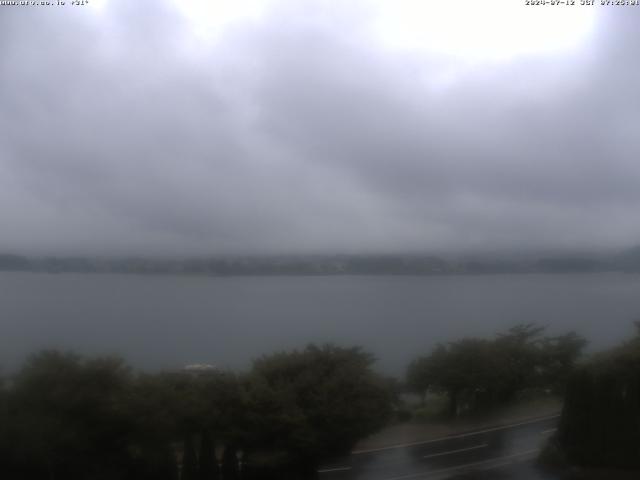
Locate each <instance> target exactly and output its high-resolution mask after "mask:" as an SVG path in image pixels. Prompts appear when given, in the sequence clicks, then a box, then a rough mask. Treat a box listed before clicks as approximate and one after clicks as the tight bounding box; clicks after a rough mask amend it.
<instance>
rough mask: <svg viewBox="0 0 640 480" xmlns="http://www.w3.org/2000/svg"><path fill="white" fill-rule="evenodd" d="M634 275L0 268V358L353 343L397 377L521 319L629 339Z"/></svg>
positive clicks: (161, 358) (556, 329)
mask: <svg viewBox="0 0 640 480" xmlns="http://www.w3.org/2000/svg"><path fill="white" fill-rule="evenodd" d="M637 318H640V275H630V274H617V273H611V274H592V275H473V276H463V275H460V276H427V277H412V276H370V277H367V276H362V277H358V276H345V277H341V276H330V277H225V278H218V277H190V276H137V275H107V274H99V275H95V274H94V275H91V274H89V275H87V274H57V275H56V274H32V273H0V368H2V369H4V370H5V371H6V370H9V371H10V370H12V369H14V368H16V367H17V366H18V365H19V364H20V362H21V361H22V360H23V359H24V358H25V356H26V355H27V354H29V353H31V352H33V351H35V350H37V349H40V348H48V347H56V348H64V349H73V350H76V351H78V352H81V353H91V354H94V353H109V354H114V353H115V354H119V355H122V356H124V357H125V358H126V359H127V361H128V362H130V363H131V364H133V365H134V366H136V367H140V368H144V369H158V368H176V367H180V366H182V365H185V364H189V363H199V362H204V363H212V364H216V365H219V366H223V367H228V368H233V369H242V368H246V367H248V366H249V365H250V361H251V359H252V358H255V357H257V356H260V355H261V354H263V353H270V352H273V351H274V350H277V349H283V348H292V347H302V346H304V345H305V344H307V343H308V342H334V343H337V344H340V345H353V344H357V345H362V346H363V347H365V348H366V349H367V350H369V351H371V352H372V353H374V354H375V355H376V356H377V357H378V359H379V361H378V368H379V370H381V371H383V372H385V373H389V374H402V372H403V371H404V369H405V367H406V365H407V364H408V362H409V361H410V360H411V359H412V358H413V357H415V356H416V355H418V354H421V353H425V352H427V351H428V350H429V349H430V348H431V347H432V346H433V345H434V344H435V343H436V342H441V341H447V340H453V339H456V338H459V337H461V336H464V335H493V334H494V333H496V332H499V331H502V330H505V329H506V328H508V327H509V326H511V325H514V324H516V323H520V322H538V323H540V324H542V325H548V327H549V332H551V333H560V332H563V331H567V330H576V331H578V332H579V333H581V334H582V335H584V336H585V337H587V339H588V340H589V341H590V347H591V348H592V349H595V348H602V347H608V346H611V345H613V344H615V343H616V342H618V341H620V340H622V339H624V338H625V337H627V336H629V335H631V334H632V333H633V331H634V329H633V326H632V320H634V319H637Z"/></svg>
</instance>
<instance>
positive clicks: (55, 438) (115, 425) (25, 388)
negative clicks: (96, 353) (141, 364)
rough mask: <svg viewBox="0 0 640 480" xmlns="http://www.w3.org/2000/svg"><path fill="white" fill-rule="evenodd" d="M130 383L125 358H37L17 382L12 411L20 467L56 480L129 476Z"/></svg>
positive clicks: (47, 354) (53, 355)
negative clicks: (128, 404)
mask: <svg viewBox="0 0 640 480" xmlns="http://www.w3.org/2000/svg"><path fill="white" fill-rule="evenodd" d="M129 384H130V372H129V370H128V368H127V367H126V366H125V365H124V364H123V363H122V362H121V361H120V360H119V359H112V358H98V359H94V360H90V361H88V360H84V359H81V358H80V357H78V356H76V355H73V354H65V353H60V352H56V351H46V352H43V353H40V354H38V355H35V356H33V357H31V358H30V359H29V360H28V361H27V363H26V365H25V366H24V367H23V368H22V370H21V371H20V372H19V373H18V375H17V376H16V377H15V382H14V385H13V389H12V394H11V397H10V399H9V406H8V411H9V414H10V416H11V417H12V419H13V429H12V430H13V432H14V434H15V439H14V441H15V444H16V446H17V450H19V455H18V457H19V458H17V459H16V462H17V463H18V464H19V465H20V466H19V467H18V468H19V469H20V470H22V469H24V471H25V472H32V473H34V475H36V476H40V475H42V476H44V477H47V478H50V479H55V478H65V479H74V478H93V477H94V476H96V477H97V476H101V478H104V477H108V476H109V475H110V474H111V475H113V476H116V475H120V476H124V475H125V472H127V471H128V470H129V469H130V467H131V466H132V463H131V457H130V455H129V453H128V450H127V441H128V431H129V423H128V422H129V419H128V417H127V415H126V413H125V409H124V405H125V402H126V397H127V392H128V387H129ZM38 472H40V473H38ZM25 477H26V478H28V474H27V475H24V476H23V478H25Z"/></svg>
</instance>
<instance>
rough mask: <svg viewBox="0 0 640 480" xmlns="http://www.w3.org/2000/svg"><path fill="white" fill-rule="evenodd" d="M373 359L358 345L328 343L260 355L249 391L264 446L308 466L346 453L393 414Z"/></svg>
mask: <svg viewBox="0 0 640 480" xmlns="http://www.w3.org/2000/svg"><path fill="white" fill-rule="evenodd" d="M373 361H374V359H373V357H372V356H371V355H370V354H368V353H365V352H363V351H362V350H360V349H359V348H340V347H336V346H332V345H325V346H323V347H317V346H315V345H309V346H308V347H307V348H306V349H304V350H302V351H293V352H288V353H278V354H274V355H270V356H265V357H262V358H260V359H258V360H257V361H256V362H255V363H254V366H253V371H252V375H251V378H250V387H249V389H250V390H249V391H250V393H251V400H250V401H251V402H252V409H251V410H252V411H253V412H254V413H255V414H257V415H259V416H260V417H261V418H260V419H259V428H258V429H257V430H258V431H261V432H262V435H263V438H262V439H261V440H263V441H264V440H266V441H267V442H268V443H263V444H266V445H270V446H271V447H272V448H273V447H275V448H276V449H280V450H283V451H285V452H289V453H290V454H292V455H294V456H295V458H296V459H297V461H300V462H301V463H304V464H306V465H310V466H313V465H315V464H316V463H317V462H318V461H319V460H320V459H322V458H324V457H328V456H331V455H341V454H345V453H348V452H349V451H350V449H351V448H352V447H353V445H354V444H355V442H356V441H357V440H358V439H360V438H362V437H364V436H366V435H369V434H371V433H372V432H374V431H375V430H377V429H378V428H380V427H381V426H382V425H384V423H385V421H386V420H387V419H388V418H389V415H390V413H391V402H392V395H391V393H390V392H389V391H388V389H387V388H386V386H385V382H384V381H383V380H382V379H381V378H380V377H378V376H377V375H375V374H374V373H373V371H372V370H371V365H372V363H373ZM254 420H255V418H254Z"/></svg>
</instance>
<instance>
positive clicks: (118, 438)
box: [0, 346, 391, 480]
mask: <svg viewBox="0 0 640 480" xmlns="http://www.w3.org/2000/svg"><path fill="white" fill-rule="evenodd" d="M371 363H372V358H371V356H369V355H368V354H366V353H364V352H361V351H360V350H359V349H356V348H353V349H343V348H338V347H332V346H325V347H322V348H319V347H315V346H309V347H308V348H307V349H305V350H303V351H300V352H298V351H294V352H291V353H280V354H276V355H272V356H269V357H264V358H262V359H260V360H258V361H256V363H255V366H254V368H253V369H252V371H251V372H249V374H247V375H244V376H237V375H235V374H232V373H229V372H223V371H219V370H212V371H206V372H198V373H189V372H169V373H160V374H154V375H149V374H143V375H136V374H134V373H133V372H131V371H130V369H129V368H128V367H127V366H126V365H125V364H124V363H123V362H122V361H121V360H118V359H112V358H97V359H86V358H82V357H79V356H77V355H74V354H70V353H60V352H56V351H47V352H42V353H39V354H37V355H35V356H33V357H31V358H30V359H29V360H28V361H27V362H26V364H25V365H24V367H23V368H22V369H21V370H20V371H19V372H18V373H17V374H16V375H15V376H14V377H13V378H12V379H10V381H8V382H2V383H0V425H1V426H2V428H1V429H0V464H1V465H2V468H3V475H4V474H6V475H8V476H7V478H16V479H18V478H19V479H21V480H31V479H64V480H85V479H86V480H94V479H95V480H115V479H123V480H128V479H132V480H133V479H135V480H151V479H153V480H177V478H178V475H179V470H181V472H182V478H183V479H185V480H188V479H192V480H194V479H198V480H204V479H214V478H217V476H218V475H219V474H220V473H221V474H223V475H224V478H226V479H233V478H238V477H239V476H240V473H242V478H245V479H250V478H268V477H269V475H271V476H272V477H273V478H286V477H287V475H288V476H289V477H290V478H296V476H297V475H299V474H300V472H303V471H307V470H312V469H313V468H314V467H315V465H316V463H317V462H318V461H320V460H321V459H323V458H324V457H326V456H328V455H331V454H344V453H347V452H348V451H349V448H351V446H352V445H353V443H354V442H355V441H356V440H358V439H359V438H360V437H362V436H364V435H367V434H370V433H372V432H373V431H374V430H375V429H376V428H378V427H380V426H381V425H382V424H383V422H384V420H385V419H386V418H387V417H388V414H389V412H390V410H391V406H390V405H391V403H390V402H391V394H390V393H389V391H388V388H387V384H386V383H384V382H382V381H381V380H380V379H379V378H378V377H377V376H376V375H375V374H374V373H373V372H372V371H371V368H370V367H371ZM3 478H4V477H3Z"/></svg>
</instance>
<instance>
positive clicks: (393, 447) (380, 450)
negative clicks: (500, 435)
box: [351, 414, 560, 455]
mask: <svg viewBox="0 0 640 480" xmlns="http://www.w3.org/2000/svg"><path fill="white" fill-rule="evenodd" d="M559 416H560V415H559V414H558V415H549V416H547V417H541V418H537V419H535V420H528V421H526V422H518V423H512V424H510V425H503V426H500V427H492V428H487V429H485V430H477V431H474V432H469V433H461V434H458V435H449V436H446V437H440V438H435V439H433V440H423V441H420V442H411V443H401V444H397V445H390V446H388V447H380V448H369V449H366V450H354V451H353V452H351V455H362V454H364V453H374V452H383V451H385V450H393V449H396V448H407V447H415V446H417V445H427V444H429V443H437V442H442V441H444V440H454V439H457V438H467V437H473V436H474V435H481V434H483V433H490V432H497V431H499V430H507V429H509V428H515V427H520V426H522V425H532V424H534V423H540V422H544V421H545V420H551V419H552V418H558V417H559Z"/></svg>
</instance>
